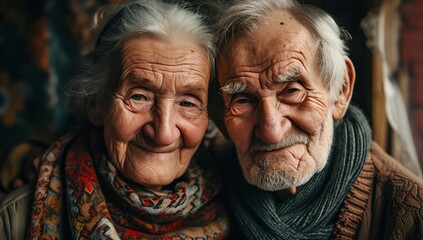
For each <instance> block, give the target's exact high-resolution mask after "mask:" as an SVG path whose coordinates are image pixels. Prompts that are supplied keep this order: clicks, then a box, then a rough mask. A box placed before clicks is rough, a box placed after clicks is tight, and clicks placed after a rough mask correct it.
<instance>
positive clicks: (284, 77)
mask: <svg viewBox="0 0 423 240" xmlns="http://www.w3.org/2000/svg"><path fill="white" fill-rule="evenodd" d="M300 75H301V68H299V67H296V68H292V69H290V70H289V71H286V72H284V73H282V74H279V75H277V76H276V77H275V78H274V79H273V81H274V82H276V83H282V82H298V80H299V76H300Z"/></svg>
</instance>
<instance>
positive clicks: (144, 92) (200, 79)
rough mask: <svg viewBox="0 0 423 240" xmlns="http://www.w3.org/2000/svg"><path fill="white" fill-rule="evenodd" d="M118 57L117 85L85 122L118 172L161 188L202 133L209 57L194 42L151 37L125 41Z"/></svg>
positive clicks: (181, 170)
mask: <svg viewBox="0 0 423 240" xmlns="http://www.w3.org/2000/svg"><path fill="white" fill-rule="evenodd" d="M120 57H121V59H120V61H119V62H120V65H121V71H119V74H117V75H118V77H117V78H116V79H111V81H119V82H118V85H117V89H116V90H114V91H113V92H111V93H109V94H105V95H104V96H101V97H100V98H99V101H97V102H96V103H95V104H93V107H91V109H90V120H91V122H92V123H93V124H95V125H97V126H103V128H104V141H105V145H106V148H107V151H108V154H109V157H110V160H111V162H112V163H113V164H114V166H115V167H116V168H117V169H118V171H119V172H120V173H121V174H123V175H124V176H126V177H127V178H130V179H132V180H133V181H135V182H137V183H139V184H142V185H145V186H147V187H150V188H153V189H160V188H161V187H162V186H164V185H167V184H169V183H171V182H172V181H173V180H174V179H176V178H178V177H180V176H181V175H182V174H183V173H184V172H185V170H186V169H187V167H188V165H189V163H190V161H191V158H192V157H193V155H194V153H195V151H196V150H197V148H198V146H199V145H200V143H201V140H202V137H203V135H204V133H205V131H206V128H207V123H208V117H207V111H206V109H207V91H208V84H209V78H210V61H209V59H208V56H207V52H206V51H205V49H204V48H202V47H200V46H198V45H196V44H195V43H192V42H187V41H178V40H172V41H165V40H160V39H157V38H153V37H140V38H135V39H131V40H128V41H126V42H125V43H124V45H123V47H122V50H121V54H120Z"/></svg>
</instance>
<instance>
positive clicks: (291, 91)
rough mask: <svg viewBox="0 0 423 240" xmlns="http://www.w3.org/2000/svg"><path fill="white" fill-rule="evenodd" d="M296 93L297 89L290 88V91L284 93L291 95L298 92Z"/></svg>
mask: <svg viewBox="0 0 423 240" xmlns="http://www.w3.org/2000/svg"><path fill="white" fill-rule="evenodd" d="M298 91H300V89H298V88H290V89H287V90H286V91H285V93H287V94H291V93H295V92H298Z"/></svg>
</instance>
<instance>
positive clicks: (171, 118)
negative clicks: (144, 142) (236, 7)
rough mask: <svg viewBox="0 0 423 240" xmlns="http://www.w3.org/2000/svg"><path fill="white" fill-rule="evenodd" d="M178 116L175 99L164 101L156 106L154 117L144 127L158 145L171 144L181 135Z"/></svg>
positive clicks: (145, 131)
mask: <svg viewBox="0 0 423 240" xmlns="http://www.w3.org/2000/svg"><path fill="white" fill-rule="evenodd" d="M177 118H178V116H177V112H176V109H175V107H174V104H173V101H164V102H162V103H160V104H158V105H157V106H156V109H155V113H154V118H153V120H152V121H151V122H150V123H149V124H147V125H146V126H145V127H144V133H145V134H146V135H147V136H148V137H149V138H150V139H151V140H152V141H153V142H154V143H156V144H157V145H161V146H165V145H169V144H171V143H173V142H175V141H176V140H177V139H178V138H179V136H180V132H179V128H178V126H177Z"/></svg>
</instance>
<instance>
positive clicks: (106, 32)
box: [66, 0, 215, 120]
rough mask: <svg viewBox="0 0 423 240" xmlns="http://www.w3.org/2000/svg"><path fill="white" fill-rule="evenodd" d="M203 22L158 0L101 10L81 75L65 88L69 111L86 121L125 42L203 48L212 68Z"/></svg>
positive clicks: (188, 9)
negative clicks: (153, 41) (183, 43)
mask: <svg viewBox="0 0 423 240" xmlns="http://www.w3.org/2000/svg"><path fill="white" fill-rule="evenodd" d="M205 22H206V19H205V17H204V15H203V14H201V13H200V10H199V9H198V8H197V9H196V8H194V7H192V6H190V5H188V4H174V3H165V2H162V1H159V0H135V1H130V2H127V3H125V4H121V5H107V6H105V7H103V8H101V9H100V10H99V11H98V12H97V13H96V15H95V17H94V32H95V31H97V32H99V34H98V37H97V38H96V39H95V43H94V47H93V50H92V51H91V52H90V53H89V54H88V55H87V56H86V58H85V59H83V61H84V62H83V63H82V64H81V71H80V73H79V74H78V76H77V77H76V78H75V79H73V80H72V81H71V82H70V83H69V84H68V86H67V88H66V95H67V106H68V107H69V110H71V111H72V112H74V113H75V114H76V116H77V118H79V119H80V120H86V119H87V115H86V114H87V113H86V106H87V104H89V103H90V102H91V101H92V100H93V99H95V98H97V97H98V96H99V95H101V94H103V93H104V92H105V91H106V87H108V86H110V85H108V84H110V83H108V81H109V80H110V76H111V75H112V73H113V71H116V68H118V67H119V64H116V58H117V55H116V54H118V52H119V51H120V49H121V47H122V45H123V43H124V42H125V41H126V40H129V39H132V38H135V37H140V36H153V37H157V38H158V39H163V40H169V41H172V40H175V39H178V40H183V41H188V42H192V43H194V44H198V45H199V46H202V47H204V49H205V51H206V52H207V54H208V56H209V59H210V63H211V64H212V65H213V64H214V57H215V46H214V37H213V34H212V33H211V31H210V28H209V27H208V26H207V25H206V23H205ZM112 81H113V80H112ZM112 84H113V83H112ZM114 84H117V83H114Z"/></svg>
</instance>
